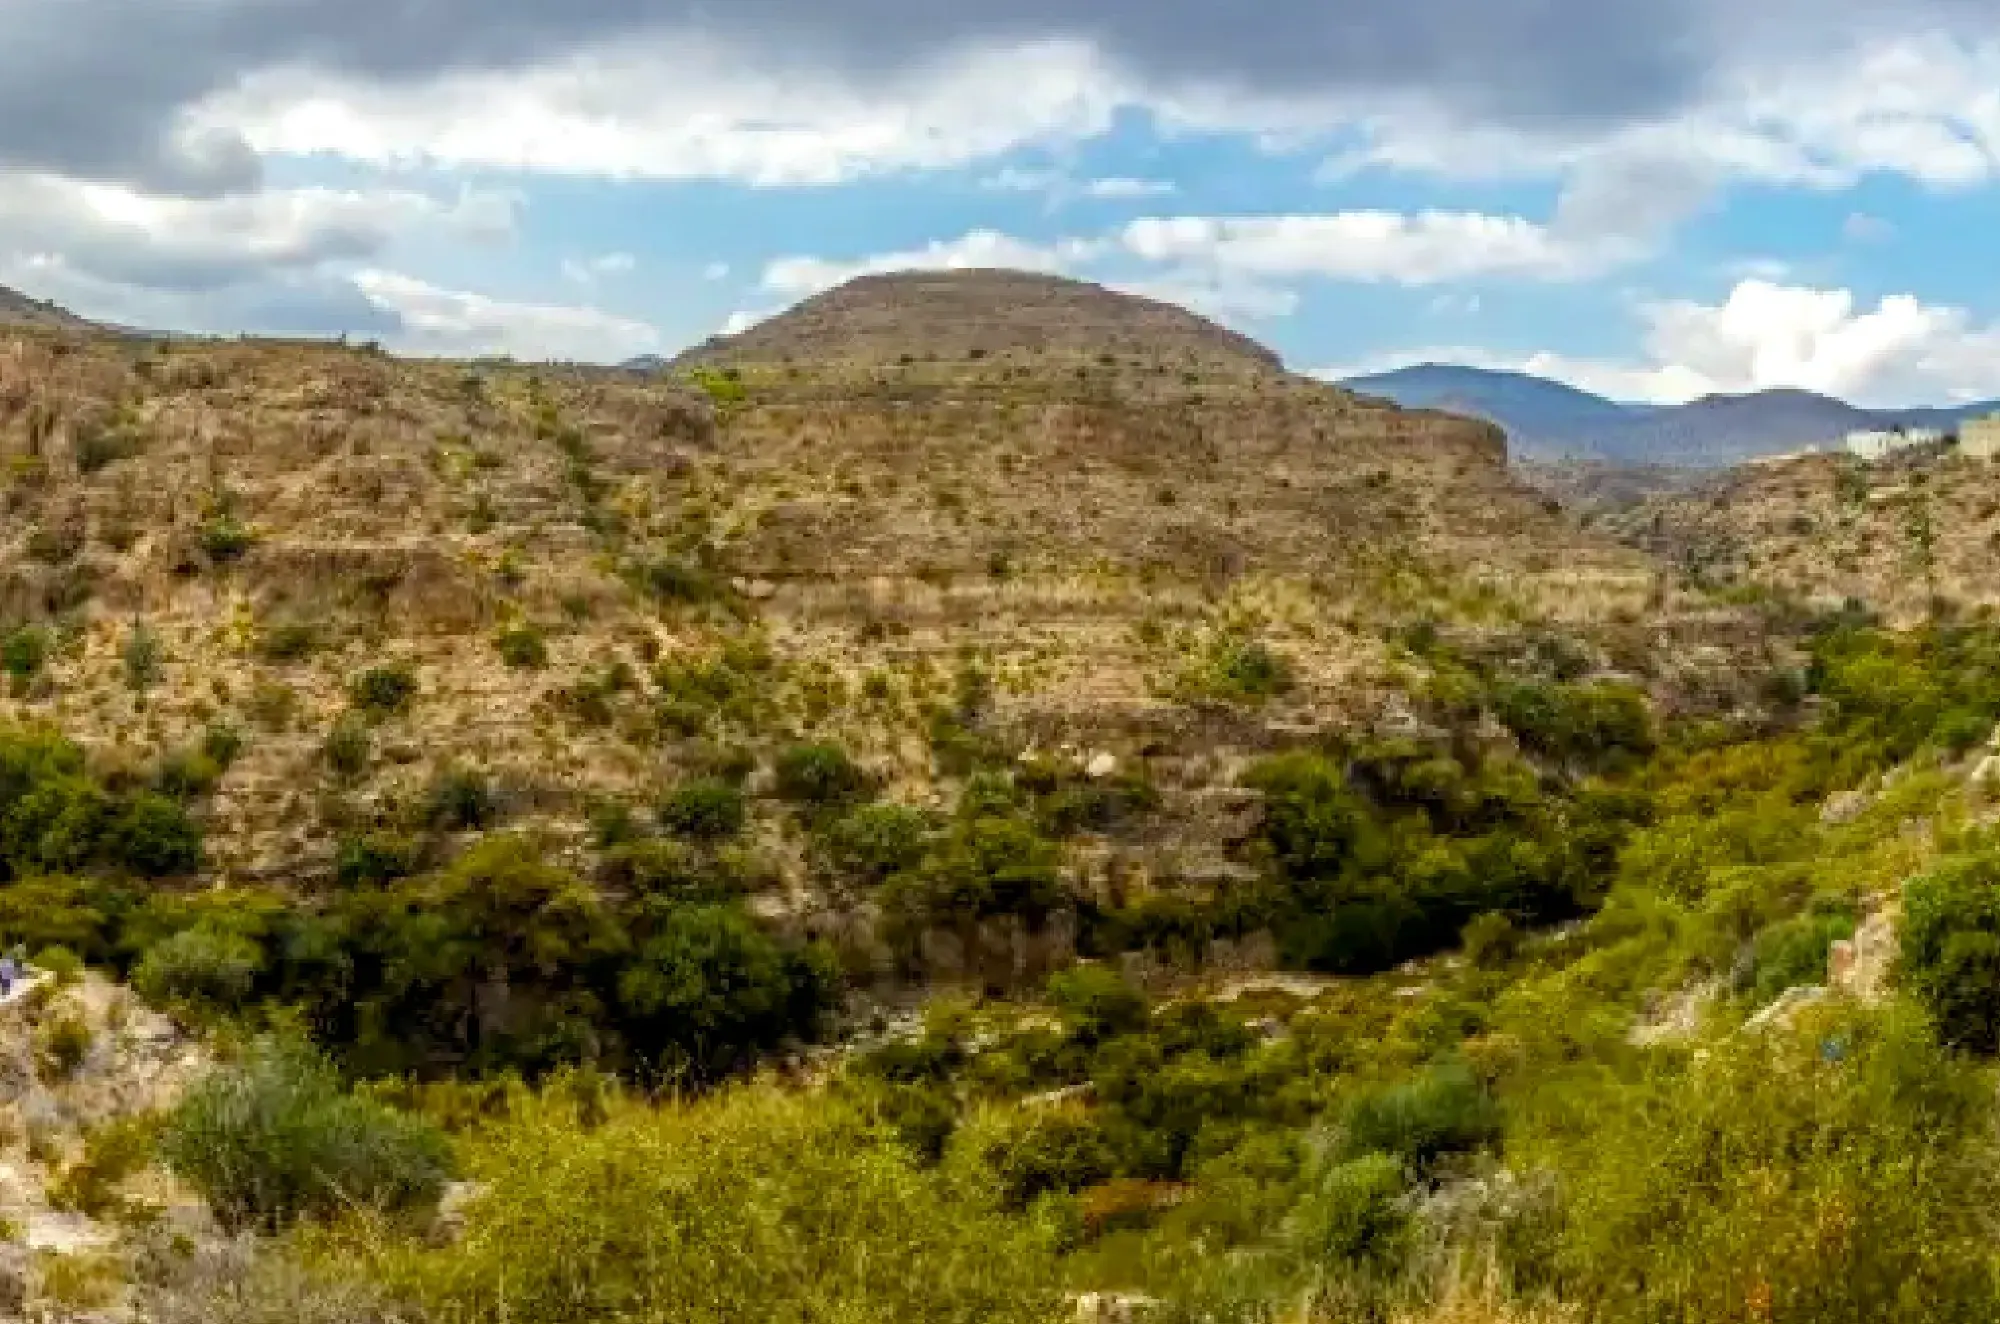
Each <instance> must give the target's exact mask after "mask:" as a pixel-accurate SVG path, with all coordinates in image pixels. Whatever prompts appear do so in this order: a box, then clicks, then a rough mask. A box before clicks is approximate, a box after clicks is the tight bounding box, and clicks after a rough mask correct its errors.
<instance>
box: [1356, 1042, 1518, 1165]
mask: <svg viewBox="0 0 2000 1324" xmlns="http://www.w3.org/2000/svg"><path fill="white" fill-rule="evenodd" d="M1499 1138H1500V1107H1499V1105H1498V1104H1497V1103H1495V1102H1494V1100H1493V1096H1492V1095H1490V1094H1488V1093H1487V1092H1486V1087H1485V1086H1484V1085H1482V1084H1480V1082H1479V1080H1478V1078H1477V1077H1475V1076H1474V1075H1473V1074H1472V1072H1471V1070H1470V1069H1469V1068H1467V1067H1465V1066H1463V1065H1461V1064H1456V1063H1453V1064H1449V1065H1445V1066H1440V1067H1432V1068H1431V1069H1430V1070H1428V1071H1426V1072H1425V1073H1424V1074H1423V1075H1421V1076H1419V1077H1417V1079H1415V1080H1413V1081H1410V1082H1408V1083H1406V1084H1401V1085H1391V1086H1389V1087H1387V1088H1385V1089H1378V1090H1374V1091H1371V1092H1369V1093H1367V1094H1364V1095H1362V1096H1361V1097H1360V1098H1358V1099H1356V1100H1355V1101H1354V1103H1353V1105H1352V1106H1351V1107H1350V1108H1349V1109H1348V1111H1347V1117H1346V1125H1345V1128H1344V1133H1343V1135H1342V1140H1341V1153H1343V1154H1345V1155H1347V1156H1350V1157H1359V1156H1361V1155H1364V1154H1374V1153H1381V1154H1391V1155H1394V1156H1395V1157H1396V1158H1398V1159H1400V1160H1402V1161H1403V1162H1404V1163H1407V1164H1409V1165H1410V1166H1411V1167H1413V1168H1415V1169H1418V1170H1421V1169H1424V1168H1427V1167H1429V1166H1430V1165H1431V1164H1433V1163H1435V1162H1436V1161H1437V1160H1438V1159H1440V1158H1443V1157H1444V1156H1445V1155H1447V1154H1457V1153H1464V1152H1466V1151H1468V1150H1474V1149H1478V1148H1480V1147H1481V1146H1483V1145H1488V1144H1491V1143H1492V1142H1493V1141H1495V1140H1498V1139H1499Z"/></svg>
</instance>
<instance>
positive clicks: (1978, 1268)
mask: <svg viewBox="0 0 2000 1324" xmlns="http://www.w3.org/2000/svg"><path fill="white" fill-rule="evenodd" d="M1991 1099H1992V1087H1991V1083H1990V1082H1989V1081H1986V1080H1983V1079H1982V1078H1981V1075H1980V1073H1979V1072H1978V1071H1976V1070H1975V1069H1973V1067H1972V1066H1971V1065H1970V1064H1967V1063H1964V1062H1958V1061H1953V1060H1952V1059H1951V1058H1950V1057H1949V1056H1948V1055H1946V1054H1944V1053H1942V1052H1940V1051H1939V1049H1938V1048H1937V1046H1936V1045H1935V1043H1933V1042H1932V1041H1931V1039H1930V1036H1929V1033H1928V1029H1927V1027H1926V1026H1924V1025H1923V1024H1921V1022H1920V1020H1919V1019H1918V1018H1914V1017H1911V1016H1908V1015H1904V1014H1901V1013H1898V1012H1895V1011H1891V1012H1890V1013H1889V1014H1888V1015H1887V1016H1886V1017H1870V1016H1849V1015H1845V1014H1841V1013H1838V1012H1833V1013H1827V1012H1822V1011H1818V1010H1814V1011H1809V1012H1808V1013H1806V1014H1805V1016H1804V1017H1803V1018H1802V1023H1801V1024H1800V1026H1799V1027H1798V1028H1797V1029H1796V1030H1786V1029H1784V1028H1782V1027H1775V1028H1774V1030H1773V1031H1772V1032H1770V1033H1766V1034H1762V1035H1737V1036H1731V1037H1729V1038H1726V1039H1723V1040H1720V1041H1717V1042H1714V1043H1711V1044H1710V1045H1708V1046H1707V1052H1706V1053H1705V1054H1703V1055H1702V1056H1701V1057H1699V1058H1697V1059H1696V1060H1695V1061H1693V1062H1688V1061H1686V1060H1685V1059H1679V1060H1676V1061H1661V1060H1655V1061H1653V1062H1652V1063H1651V1064H1650V1065H1649V1067H1648V1069H1647V1070H1646V1072H1645V1075H1644V1077H1643V1078H1642V1079H1641V1080H1639V1081H1637V1082H1635V1083H1634V1084H1632V1085H1630V1086H1628V1087H1625V1088H1621V1089H1617V1090H1613V1091H1607V1092H1603V1093H1601V1094H1598V1095H1596V1096H1594V1097H1593V1098H1592V1099H1591V1101H1590V1105H1589V1106H1588V1108H1587V1110H1586V1111H1584V1112H1582V1113H1579V1112H1578V1111H1577V1110H1576V1102H1577V1101H1576V1100H1571V1101H1570V1103H1569V1106H1568V1108H1567V1109H1565V1111H1567V1112H1568V1113H1569V1114H1570V1119H1571V1120H1567V1121H1562V1122H1559V1123H1558V1124H1557V1128H1556V1129H1557V1138H1556V1139H1555V1140H1554V1141H1553V1142H1552V1144H1551V1146H1550V1147H1548V1148H1538V1149H1536V1150H1534V1152H1533V1154H1532V1156H1531V1157H1528V1161H1531V1162H1534V1163H1536V1164H1538V1165H1548V1166H1550V1167H1552V1168H1554V1169H1555V1170H1556V1171H1557V1172H1559V1173H1560V1174H1561V1182H1562V1190H1563V1198H1562V1203H1561V1211H1560V1223H1559V1225H1558V1227H1557V1229H1556V1231H1555V1236H1554V1244H1553V1246H1552V1247H1550V1249H1549V1252H1548V1254H1547V1256H1546V1259H1544V1256H1543V1255H1542V1254H1541V1253H1535V1254H1532V1255H1531V1256H1530V1257H1529V1258H1528V1261H1527V1263H1526V1264H1524V1265H1522V1266H1520V1270H1517V1271H1521V1270H1525V1271H1526V1272H1528V1273H1530V1274H1531V1275H1532V1277H1533V1278H1535V1279H1537V1280H1539V1281H1543V1282H1548V1283H1551V1284H1552V1285H1554V1286H1556V1287H1558V1288H1559V1290H1560V1294H1561V1295H1562V1297H1563V1298H1564V1299H1565V1301H1566V1303H1567V1304H1568V1305H1569V1306H1570V1307H1571V1308H1572V1309H1574V1310H1575V1312H1576V1314H1577V1317H1578V1318H1583V1319H1592V1320H1603V1321H1607V1322H1609V1324H1628V1322H1630V1324H1638V1322H1640V1321H1655V1320H1676V1321H1688V1322H1689V1324H1724V1322H1725V1321H1736V1320H1744V1319H1757V1318H1762V1319H1770V1320H1799V1321H1817V1320H1857V1321H1858V1320H1869V1321H1880V1322H1881V1324H1919V1322H1920V1321H1921V1322H1922V1324H1931V1322H1932V1321H1938V1320H1962V1321H1966V1322H1967V1324H1970V1322H1971V1321H1974V1320H1983V1319H1992V1318H1995V1317H1996V1312H2000V1295H1996V1279H1995V1275H1994V1271H1993V1251H1992V1240H1991V1230H1990V1224H1989V1223H1988V1221H1987V1218H1986V1213H1985V1211H1986V1210H1987V1209H1988V1208H1989V1207H1990V1205H1989V1203H1988V1202H1989V1200H1990V1199H1991V1189H1992V1169H1991V1162H1990V1151H1989V1149H1988V1146H1989V1143H1990V1135H1991V1130H1990V1128H1991V1125H1992V1102H1991ZM1581 1116H1587V1117H1588V1122H1589V1124H1587V1125H1582V1126H1577V1125H1575V1119H1576V1118H1578V1117H1581ZM1552 1120H1553V1119H1552ZM1764 1303H1769V1307H1770V1308H1769V1309H1768V1310H1765V1309H1763V1308H1762V1307H1763V1305H1764Z"/></svg>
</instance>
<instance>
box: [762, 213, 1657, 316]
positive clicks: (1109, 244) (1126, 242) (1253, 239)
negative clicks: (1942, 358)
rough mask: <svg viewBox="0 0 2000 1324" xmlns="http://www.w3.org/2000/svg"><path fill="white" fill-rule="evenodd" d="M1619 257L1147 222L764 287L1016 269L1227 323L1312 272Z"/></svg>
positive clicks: (1554, 242)
mask: <svg viewBox="0 0 2000 1324" xmlns="http://www.w3.org/2000/svg"><path fill="white" fill-rule="evenodd" d="M1627 256H1630V253H1629V250H1628V249H1626V248H1625V247H1624V246H1621V245H1619V244H1616V243H1611V242H1606V241H1602V240H1592V241H1588V242H1571V241H1568V240H1565V239H1563V238H1562V237H1560V236H1557V235H1555V234H1553V233H1552V232H1551V231H1549V230H1548V229H1547V228H1545V227H1543V226H1540V225H1537V224H1536V223H1534V222H1532V221H1528V220H1525V219H1523V218H1521V217H1516V216H1486V215H1480V214H1476V213H1459V212H1449V213H1448V212H1425V213H1419V214H1415V215H1402V214H1398V213H1394V212H1337V213H1332V214H1328V215H1321V216H1228V217H1214V216H1175V217H1158V216H1151V217H1141V218H1139V219H1137V220H1134V221H1132V222H1130V223H1128V224H1126V225H1124V226H1122V227H1120V228H1118V229H1116V230H1113V231H1110V232H1108V233H1105V234H1100V235H1095V236H1071V237H1065V238H1058V239H1053V240H1047V241H1039V240H1028V239H1021V238H1017V237H1015V236H1013V235H1009V234H1005V233H1003V232H1001V231H997V230H973V231H970V232H968V233H966V234H964V235H961V236H959V237H958V238H956V239H950V240H937V241H933V242H931V243H929V244H926V245H924V246H923V247H921V248H913V249H904V250H900V251H896V252H886V253H875V254H871V255H868V256H865V257H861V258H857V259H851V260H840V259H830V258H825V257H816V256H789V257H780V258H777V259H775V260H773V261H771V262H769V263H768V264H766V266H765V268H764V272H763V278H762V285H763V288H764V289H765V290H766V291H768V292H770V293H772V294H775V295H780V296H784V297H787V298H803V297H806V296H808V295H813V294H817V293H819V292H821V291H823V290H828V289H831V288H833V287H834V286H836V285H839V284H841V283H842V282H844V281H848V280H852V279H854V278H855V277H857V276H864V275H873V274H879V273H882V272H890V271H916V270H931V271H948V270H959V269H964V268H971V267H1012V268H1016V269H1019V270H1025V271H1043V272H1049V273H1052V274H1058V275H1081V276H1088V277H1090V278H1091V279H1097V280H1102V281H1104V282H1105V283H1106V284H1109V285H1111V286H1113V287H1115V288H1119V289H1128V290H1133V291H1135V292H1141V293H1146V294H1150V295H1152V296H1154V297H1158V298H1164V299H1168V300H1171V301H1173V302H1176V303H1184V304H1188V305H1189V306H1192V307H1195V308H1199V309H1201V310H1202V311H1204V312H1207V313H1209V314H1211V315H1212V316H1216V317H1218V318H1221V319H1223V320H1231V319H1236V318H1246V317H1247V318H1270V317H1283V316H1288V315H1289V314H1291V313H1292V312H1293V311H1294V310H1296V308H1297V306H1298V302H1299V295H1298V291H1297V290H1296V289H1295V288H1294V287H1293V286H1294V284H1295V283H1296V282H1298V281H1301V280H1306V279H1327V280H1341V281H1355V282H1368V283H1383V284H1399V285H1407V286H1430V285H1439V284H1446V283H1449V282H1452V281H1460V280H1471V279H1478V278H1512V279H1530V280H1573V279H1579V278H1582V277H1584V276H1587V275H1590V274H1594V273H1596V272H1598V271H1602V270H1604V269H1607V268H1609V267H1610V266H1612V265H1615V264H1616V263H1617V262H1619V261H1621V260H1623V259H1625V258H1626V257H1627ZM1467 307H1468V308H1476V307H1477V304H1476V302H1475V303H1472V304H1468V305H1467Z"/></svg>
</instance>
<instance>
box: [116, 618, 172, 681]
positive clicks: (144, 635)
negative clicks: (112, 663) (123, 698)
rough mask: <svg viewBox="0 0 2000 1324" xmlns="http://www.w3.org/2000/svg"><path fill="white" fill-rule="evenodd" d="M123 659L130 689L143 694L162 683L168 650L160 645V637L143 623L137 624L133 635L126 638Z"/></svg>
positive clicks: (133, 627) (132, 632)
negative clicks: (161, 678)
mask: <svg viewBox="0 0 2000 1324" xmlns="http://www.w3.org/2000/svg"><path fill="white" fill-rule="evenodd" d="M123 658H124V662H125V684H126V686H127V687H128V688H130V689H132V690H135V691H138V692H140V693H143V692H145V691H146V690H149V689H151V688H152V687H153V686H155V685H157V684H159V683H160V677H161V675H162V674H164V670H165V666H164V664H165V659H166V649H165V648H164V647H163V646H162V645H161V643H160V636H159V635H157V634H155V633H153V631H152V629H151V628H150V627H148V626H147V625H146V624H145V623H144V622H143V621H141V622H135V623H134V624H133V626H132V630H131V633H129V634H127V635H126V636H125V648H124V652H123Z"/></svg>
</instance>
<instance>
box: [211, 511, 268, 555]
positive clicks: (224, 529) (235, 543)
mask: <svg viewBox="0 0 2000 1324" xmlns="http://www.w3.org/2000/svg"><path fill="white" fill-rule="evenodd" d="M256 541H257V538H256V535H255V534H253V533H252V532H251V531H250V528H249V526H248V525H246V524H244V523H243V521H241V520H239V519H237V518H236V517H235V516H234V515H229V514H222V515H217V516H215V517H214V518H212V519H210V520H209V521H208V522H207V523H206V524H203V525H202V526H201V550H202V551H203V552H205V553H207V554H208V559H209V560H211V561H213V562H215V563H216V564H217V565H224V564H227V563H228V562H230V561H234V560H237V559H238V558H240V557H241V556H242V555H243V554H244V553H245V552H247V551H249V550H250V548H251V547H252V546H253V545H254V544H255V543H256Z"/></svg>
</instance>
